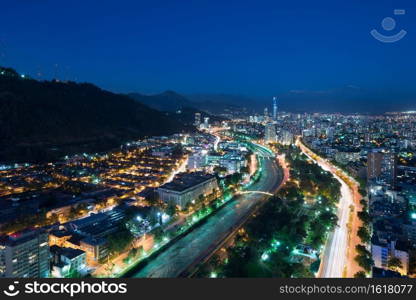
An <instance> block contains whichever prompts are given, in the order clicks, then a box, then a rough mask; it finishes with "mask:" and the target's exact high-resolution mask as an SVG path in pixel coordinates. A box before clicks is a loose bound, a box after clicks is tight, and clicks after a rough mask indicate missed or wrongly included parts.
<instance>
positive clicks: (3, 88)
mask: <svg viewBox="0 0 416 300" xmlns="http://www.w3.org/2000/svg"><path fill="white" fill-rule="evenodd" d="M192 130H194V128H193V127H192V126H187V125H185V124H184V123H183V122H181V121H179V120H178V119H176V118H173V117H172V116H169V115H167V114H166V113H163V112H160V111H158V110H156V109H153V108H150V107H148V106H146V105H145V104H142V103H140V102H138V101H135V100H133V99H131V98H130V97H128V96H126V95H120V94H114V93H111V92H108V91H105V90H102V89H100V88H98V87H96V86H94V85H92V84H88V83H75V82H57V81H37V80H32V79H29V78H23V77H22V76H21V75H19V74H18V73H16V72H15V71H14V70H12V69H7V68H0V162H3V163H4V162H43V161H53V160H57V159H59V158H61V157H62V156H63V155H67V154H72V153H80V152H100V151H106V150H109V149H112V148H114V147H117V146H119V145H120V144H121V143H123V142H126V141H129V140H134V139H139V138H143V137H146V136H152V135H169V134H173V133H180V132H189V131H192Z"/></svg>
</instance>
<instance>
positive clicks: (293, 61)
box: [0, 1, 416, 112]
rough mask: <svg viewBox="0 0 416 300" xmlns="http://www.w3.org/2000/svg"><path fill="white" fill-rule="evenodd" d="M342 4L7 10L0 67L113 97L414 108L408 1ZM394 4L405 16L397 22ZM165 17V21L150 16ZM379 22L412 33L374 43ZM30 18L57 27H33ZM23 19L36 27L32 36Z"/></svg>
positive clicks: (18, 7) (29, 5)
mask: <svg viewBox="0 0 416 300" xmlns="http://www.w3.org/2000/svg"><path fill="white" fill-rule="evenodd" d="M339 5H340V4H336V5H335V4H334V3H333V2H332V1H320V2H317V3H314V4H313V5H311V4H310V3H308V1H302V3H301V5H300V6H302V7H303V9H302V10H298V6H299V5H298V4H296V5H294V4H288V3H286V4H281V3H279V4H273V3H272V2H270V1H263V2H261V3H257V5H256V6H255V8H254V9H253V3H251V2H250V1H248V2H239V3H238V4H236V3H227V4H222V5H221V6H219V4H218V3H215V2H214V3H212V2H210V3H208V2H201V3H199V4H193V5H186V6H184V5H180V4H172V3H170V4H169V3H168V2H164V1H161V2H160V3H154V4H144V3H133V2H129V1H127V2H126V7H129V10H125V9H123V10H119V13H120V14H119V15H116V14H115V13H114V11H116V10H114V7H113V5H112V4H109V3H105V4H103V3H102V2H100V8H99V10H98V11H97V15H96V16H95V17H93V18H89V16H90V15H91V14H90V12H91V11H93V10H94V9H96V8H97V3H95V2H94V1H91V2H88V3H87V4H86V3H83V10H82V11H80V10H78V4H77V3H76V2H73V3H70V4H67V7H66V10H67V16H62V14H61V13H60V10H59V6H57V5H56V4H54V3H53V2H52V1H50V2H49V1H44V2H42V3H36V4H35V3H30V2H27V3H26V4H25V5H24V6H22V5H19V4H18V3H8V4H7V5H6V7H5V11H6V12H7V14H6V15H5V16H4V18H2V20H0V22H1V25H3V26H2V27H3V28H8V30H7V31H3V32H2V33H1V35H0V41H1V44H0V51H1V53H2V56H1V58H0V64H1V65H4V66H9V67H13V68H16V69H17V70H18V71H19V72H20V73H26V74H30V75H31V76H32V77H34V78H40V79H52V78H54V77H58V78H59V79H61V80H69V79H70V80H75V81H80V82H84V81H87V82H93V83H95V84H97V85H98V86H100V87H102V88H104V89H109V90H111V91H113V92H123V93H128V92H143V93H145V94H148V93H159V92H162V91H165V90H175V91H177V92H179V93H181V94H185V95H188V94H198V93H202V94H204V93H208V94H231V95H242V96H246V97H249V98H251V99H252V101H256V102H262V101H264V99H269V98H271V97H272V96H273V95H277V96H278V97H279V99H281V100H282V103H283V104H282V105H285V104H284V103H285V102H286V103H290V102H295V103H296V104H297V106H302V105H306V106H308V105H309V103H310V102H319V101H321V102H319V104H318V105H317V107H325V106H328V104H329V106H333V107H334V109H335V110H336V108H337V105H338V103H341V104H339V106H340V110H344V109H346V108H345V107H347V108H348V105H347V104H344V103H348V102H349V103H353V106H356V105H358V107H359V105H360V104H361V103H362V102H368V103H369V105H366V106H364V107H362V108H360V107H359V108H360V110H361V111H363V112H369V111H370V110H371V107H374V106H375V105H374V104H376V103H381V104H382V106H383V105H384V106H385V109H386V110H387V111H389V106H388V103H398V105H397V107H398V109H397V110H399V111H401V110H408V109H410V108H413V103H414V102H415V99H416V98H415V97H416V90H415V88H414V84H413V82H412V78H413V77H414V76H413V74H414V70H415V69H416V68H415V67H416V65H415V63H416V62H415V60H413V59H411V57H412V56H411V55H410V54H411V53H413V52H414V51H415V43H414V39H412V37H411V29H412V28H413V27H414V25H415V23H414V18H412V17H411V16H412V13H413V8H414V3H412V2H410V1H399V2H396V1H395V2H393V1H381V2H380V1H379V2H377V5H376V4H375V3H374V4H373V3H360V4H359V5H357V4H356V3H353V2H351V3H348V4H347V3H344V4H342V5H341V6H339ZM173 8H175V9H173ZM397 8H402V9H406V10H407V13H406V14H404V15H397V16H396V15H394V9H397ZM172 10H174V12H173V13H172ZM167 11H169V17H166V16H165V17H164V18H157V17H158V16H162V15H163V14H166V13H167ZM230 12H233V13H232V14H230ZM100 14H102V15H103V16H106V17H105V18H104V19H100V18H99V15H100ZM189 16H199V20H196V19H195V18H190V17H189ZM385 17H394V18H395V19H396V22H397V30H399V29H400V28H404V29H407V31H409V34H408V35H407V36H406V37H404V38H403V39H402V40H400V41H398V42H397V43H394V44H385V43H381V42H379V41H377V40H375V39H374V38H373V37H372V36H371V35H370V30H372V29H374V28H376V29H378V30H379V31H382V28H381V25H380V22H381V21H382V20H383V18H385ZM67 18H69V19H67ZM74 18H75V19H77V21H78V23H74V22H72V21H71V20H74ZM155 18H157V19H155ZM35 19H36V20H37V19H41V20H44V23H45V24H46V23H48V24H54V26H51V27H49V28H45V27H44V25H41V23H37V24H36V25H33V24H34V22H35ZM16 20H25V21H24V22H16ZM156 20H157V21H156ZM179 20H180V21H179ZM247 20H251V22H250V23H247ZM352 20H354V22H351V21H352ZM25 23H32V26H30V27H29V28H30V29H28V27H27V26H25ZM10 24H13V26H10ZM170 24H175V26H169V25H170ZM347 24H348V26H347ZM82 26H83V27H82ZM399 26H400V27H399ZM220 28H226V30H223V31H221V30H219V29H220ZM380 28H381V29H380ZM34 32H37V33H38V35H37V38H36V40H35V39H33V33H34ZM243 33H244V34H243ZM394 33H395V32H394ZM227 37H231V38H227ZM156 49H157V51H155V50H156ZM236 54H237V55H236ZM409 106H411V107H409ZM292 110H293V109H292ZM377 112H378V111H377Z"/></svg>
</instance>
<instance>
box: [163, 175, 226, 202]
mask: <svg viewBox="0 0 416 300" xmlns="http://www.w3.org/2000/svg"><path fill="white" fill-rule="evenodd" d="M217 188H218V183H217V178H216V177H215V176H214V175H212V174H206V173H203V172H194V173H181V174H178V175H176V176H175V178H174V179H173V180H172V181H171V182H169V183H166V184H164V185H162V186H161V187H159V188H158V189H157V192H158V194H159V197H160V199H161V200H162V201H163V202H165V203H169V204H171V203H172V204H175V205H177V206H179V207H180V208H183V207H185V206H186V204H187V203H189V202H191V201H193V200H196V199H197V198H198V197H199V196H201V195H209V194H212V193H213V192H214V191H215V190H216V189H217Z"/></svg>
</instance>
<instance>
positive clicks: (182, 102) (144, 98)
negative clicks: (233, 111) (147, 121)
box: [128, 91, 225, 125]
mask: <svg viewBox="0 0 416 300" xmlns="http://www.w3.org/2000/svg"><path fill="white" fill-rule="evenodd" d="M128 96H129V97H131V98H132V99H134V100H136V101H138V102H140V103H142V104H145V105H147V106H150V107H152V108H154V109H157V110H159V111H161V112H166V114H167V115H169V116H171V117H172V118H174V119H176V120H178V121H180V122H181V123H184V124H187V125H192V124H194V122H195V113H197V112H199V113H201V120H204V118H205V117H208V118H209V119H210V122H221V121H224V120H225V118H223V117H220V116H216V115H213V114H210V113H208V112H207V110H205V109H203V108H202V107H200V106H201V105H200V103H195V102H192V101H190V100H188V98H186V97H185V96H182V95H180V94H178V93H176V92H173V91H166V92H163V93H160V94H155V95H142V94H138V93H130V94H128Z"/></svg>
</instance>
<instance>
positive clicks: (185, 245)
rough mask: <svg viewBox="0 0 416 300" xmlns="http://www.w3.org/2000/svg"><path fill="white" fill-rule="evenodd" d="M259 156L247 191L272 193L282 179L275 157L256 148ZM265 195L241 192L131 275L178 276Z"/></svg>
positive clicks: (204, 254) (232, 229) (233, 228)
mask: <svg viewBox="0 0 416 300" xmlns="http://www.w3.org/2000/svg"><path fill="white" fill-rule="evenodd" d="M257 149H258V152H260V154H261V155H262V156H263V159H262V160H263V162H262V164H261V167H262V172H261V176H260V178H259V181H258V182H256V183H254V184H253V185H252V186H251V187H250V190H256V191H264V192H272V193H273V192H274V191H276V190H277V189H278V187H279V186H280V184H281V182H282V172H281V169H280V168H279V167H278V165H277V163H276V159H275V158H274V157H272V156H271V155H270V154H269V153H267V152H266V151H264V150H262V149H260V148H257ZM265 199H267V196H265V195H263V194H259V193H250V194H242V195H239V196H237V198H236V201H230V202H229V203H228V204H227V205H226V206H224V207H223V208H221V209H220V211H218V212H217V213H216V214H215V215H213V216H211V217H209V219H208V220H207V222H206V223H204V224H203V225H201V226H200V227H198V228H196V229H194V230H193V231H192V232H190V233H189V234H187V235H186V236H184V237H183V238H182V239H180V240H178V241H177V242H175V244H173V245H172V246H171V247H169V248H168V249H167V250H166V251H165V252H163V253H161V254H160V255H159V256H157V257H156V258H155V259H153V260H152V261H150V262H149V264H147V265H146V266H145V267H144V268H142V269H140V270H139V271H138V272H137V273H135V274H134V275H133V276H132V277H155V278H173V277H178V276H180V275H181V273H183V272H184V271H186V270H187V269H188V267H189V266H191V265H193V264H195V263H197V262H199V261H201V260H202V259H204V258H205V257H206V256H208V255H209V254H210V252H211V249H213V247H215V245H217V244H218V242H219V241H221V240H223V239H224V238H226V237H227V236H228V235H229V234H231V233H232V232H233V231H234V230H235V228H236V226H239V224H240V223H241V220H244V218H246V217H247V215H248V214H250V213H252V212H253V211H254V210H255V208H256V206H257V205H258V204H260V203H261V202H263V201H265Z"/></svg>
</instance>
